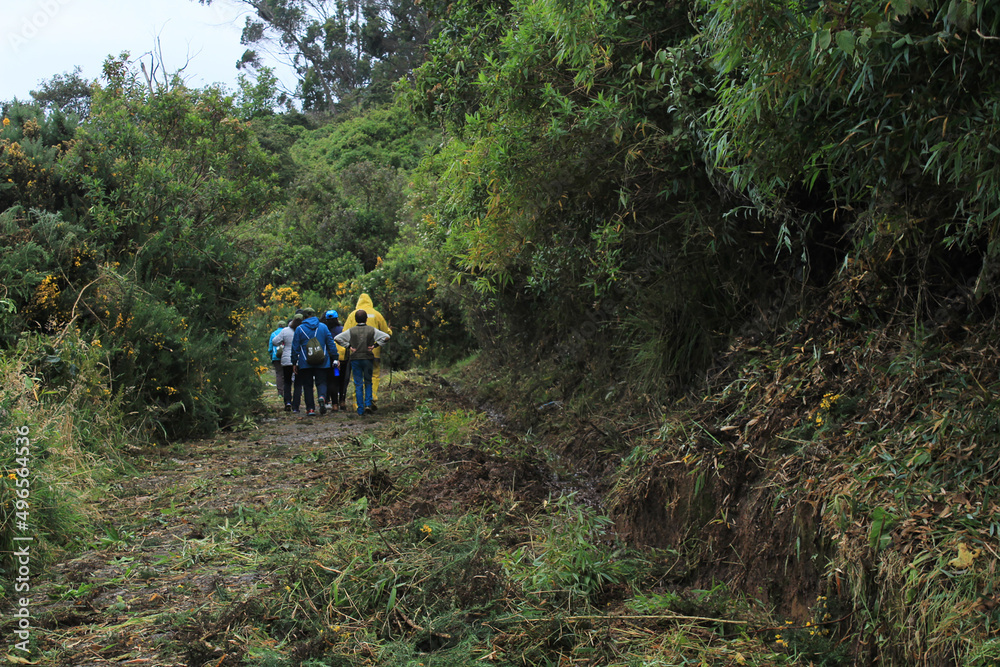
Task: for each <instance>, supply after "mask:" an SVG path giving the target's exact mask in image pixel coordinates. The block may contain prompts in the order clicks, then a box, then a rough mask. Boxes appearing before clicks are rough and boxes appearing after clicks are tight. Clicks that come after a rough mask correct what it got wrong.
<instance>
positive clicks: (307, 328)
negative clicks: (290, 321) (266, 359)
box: [292, 308, 340, 417]
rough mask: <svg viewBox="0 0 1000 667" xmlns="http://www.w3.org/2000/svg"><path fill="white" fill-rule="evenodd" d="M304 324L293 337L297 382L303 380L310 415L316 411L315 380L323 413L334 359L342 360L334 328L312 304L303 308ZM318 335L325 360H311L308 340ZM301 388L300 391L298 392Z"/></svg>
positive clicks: (294, 409) (293, 410) (293, 367)
mask: <svg viewBox="0 0 1000 667" xmlns="http://www.w3.org/2000/svg"><path fill="white" fill-rule="evenodd" d="M302 318H303V319H302V324H300V325H299V327H298V328H297V329H296V330H295V338H294V339H293V341H292V370H293V371H294V372H295V381H296V383H301V386H302V389H303V390H304V392H305V398H306V415H307V416H309V417H312V416H314V415H315V414H316V406H315V404H314V403H313V383H315V384H316V389H317V393H318V395H319V413H320V414H321V415H323V414H326V374H327V369H328V368H330V365H331V364H332V363H337V364H339V363H340V362H339V361H336V359H337V344H336V343H335V342H334V340H333V334H331V333H330V329H329V328H328V327H327V326H326V325H325V324H323V323H322V322H320V321H319V318H318V317H316V311H315V310H313V309H312V308H304V309H303V310H302ZM313 338H315V339H316V340H317V341H319V344H320V347H321V348H322V352H323V360H322V361H320V362H317V363H313V364H311V363H309V351H308V343H309V341H310V340H311V339H313ZM297 393H298V391H296V394H297ZM298 407H299V406H298V404H297V402H293V404H292V412H295V411H296V410H297V409H298Z"/></svg>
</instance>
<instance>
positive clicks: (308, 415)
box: [306, 410, 316, 417]
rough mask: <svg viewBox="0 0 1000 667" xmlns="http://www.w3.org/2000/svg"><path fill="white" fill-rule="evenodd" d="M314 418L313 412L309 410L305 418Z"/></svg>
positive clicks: (314, 412) (314, 413)
mask: <svg viewBox="0 0 1000 667" xmlns="http://www.w3.org/2000/svg"><path fill="white" fill-rule="evenodd" d="M315 416H316V411H315V410H310V411H309V412H307V413H306V417H315Z"/></svg>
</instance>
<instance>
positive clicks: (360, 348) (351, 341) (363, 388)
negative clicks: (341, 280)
mask: <svg viewBox="0 0 1000 667" xmlns="http://www.w3.org/2000/svg"><path fill="white" fill-rule="evenodd" d="M354 317H355V322H357V324H355V326H353V327H351V328H350V329H347V330H346V331H343V332H341V333H340V335H339V336H337V338H336V342H337V343H338V344H340V345H343V346H344V347H346V348H348V349H349V350H350V353H351V376H352V377H353V378H354V396H355V400H356V401H357V406H358V415H364V414H365V410H366V409H369V408H371V405H372V371H373V369H374V367H375V353H374V350H375V348H377V347H380V346H382V345H385V343H386V342H388V340H389V334H387V333H385V332H384V331H381V330H379V329H376V328H375V327H372V326H369V325H368V313H366V312H365V311H364V310H358V311H356V312H355V313H354Z"/></svg>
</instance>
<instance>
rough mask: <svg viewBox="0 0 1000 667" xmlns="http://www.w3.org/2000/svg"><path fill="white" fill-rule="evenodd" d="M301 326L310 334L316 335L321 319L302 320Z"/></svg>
mask: <svg viewBox="0 0 1000 667" xmlns="http://www.w3.org/2000/svg"><path fill="white" fill-rule="evenodd" d="M299 326H300V327H305V328H306V331H308V332H310V333H315V332H316V329H318V328H319V318H318V317H307V318H306V319H304V320H302V324H300V325H299Z"/></svg>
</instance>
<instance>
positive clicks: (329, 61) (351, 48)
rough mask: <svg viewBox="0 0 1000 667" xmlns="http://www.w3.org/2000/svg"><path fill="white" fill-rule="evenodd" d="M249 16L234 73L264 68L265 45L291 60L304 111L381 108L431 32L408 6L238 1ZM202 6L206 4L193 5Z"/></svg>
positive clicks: (370, 0) (410, 0) (396, 2)
mask: <svg viewBox="0 0 1000 667" xmlns="http://www.w3.org/2000/svg"><path fill="white" fill-rule="evenodd" d="M241 1H242V2H243V4H245V5H246V6H247V7H249V8H250V9H252V10H253V12H254V15H253V16H248V17H247V19H246V24H245V25H244V27H243V35H242V38H241V42H242V44H244V45H245V46H247V47H248V48H247V51H246V52H245V53H244V54H243V58H242V59H241V60H240V62H239V63H237V67H239V68H249V69H258V68H260V67H261V66H262V61H261V57H260V50H261V49H262V48H265V47H266V46H267V44H268V43H271V44H274V45H276V46H277V47H278V48H279V49H280V50H281V51H282V52H284V54H285V55H287V56H288V57H290V59H291V63H292V66H293V67H294V68H295V71H296V74H297V75H298V78H299V83H298V89H297V90H296V95H297V96H298V97H299V98H300V99H301V101H302V105H303V108H304V109H308V110H315V111H331V110H333V109H334V107H335V106H336V105H337V104H338V103H342V102H347V101H353V100H355V99H356V100H357V101H359V102H367V101H373V102H384V101H386V97H387V95H388V93H389V92H391V83H392V82H393V81H395V80H397V79H398V78H399V77H401V76H405V75H406V74H408V73H409V72H410V71H411V70H412V69H413V68H414V67H415V66H416V65H418V64H419V62H420V61H421V60H422V59H423V54H424V52H425V48H426V44H427V41H428V38H429V34H430V22H429V20H428V19H427V15H426V13H425V12H424V11H423V9H421V8H420V6H419V4H418V3H416V2H414V0H241ZM199 2H201V3H202V4H204V5H208V4H211V3H212V0H199Z"/></svg>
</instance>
